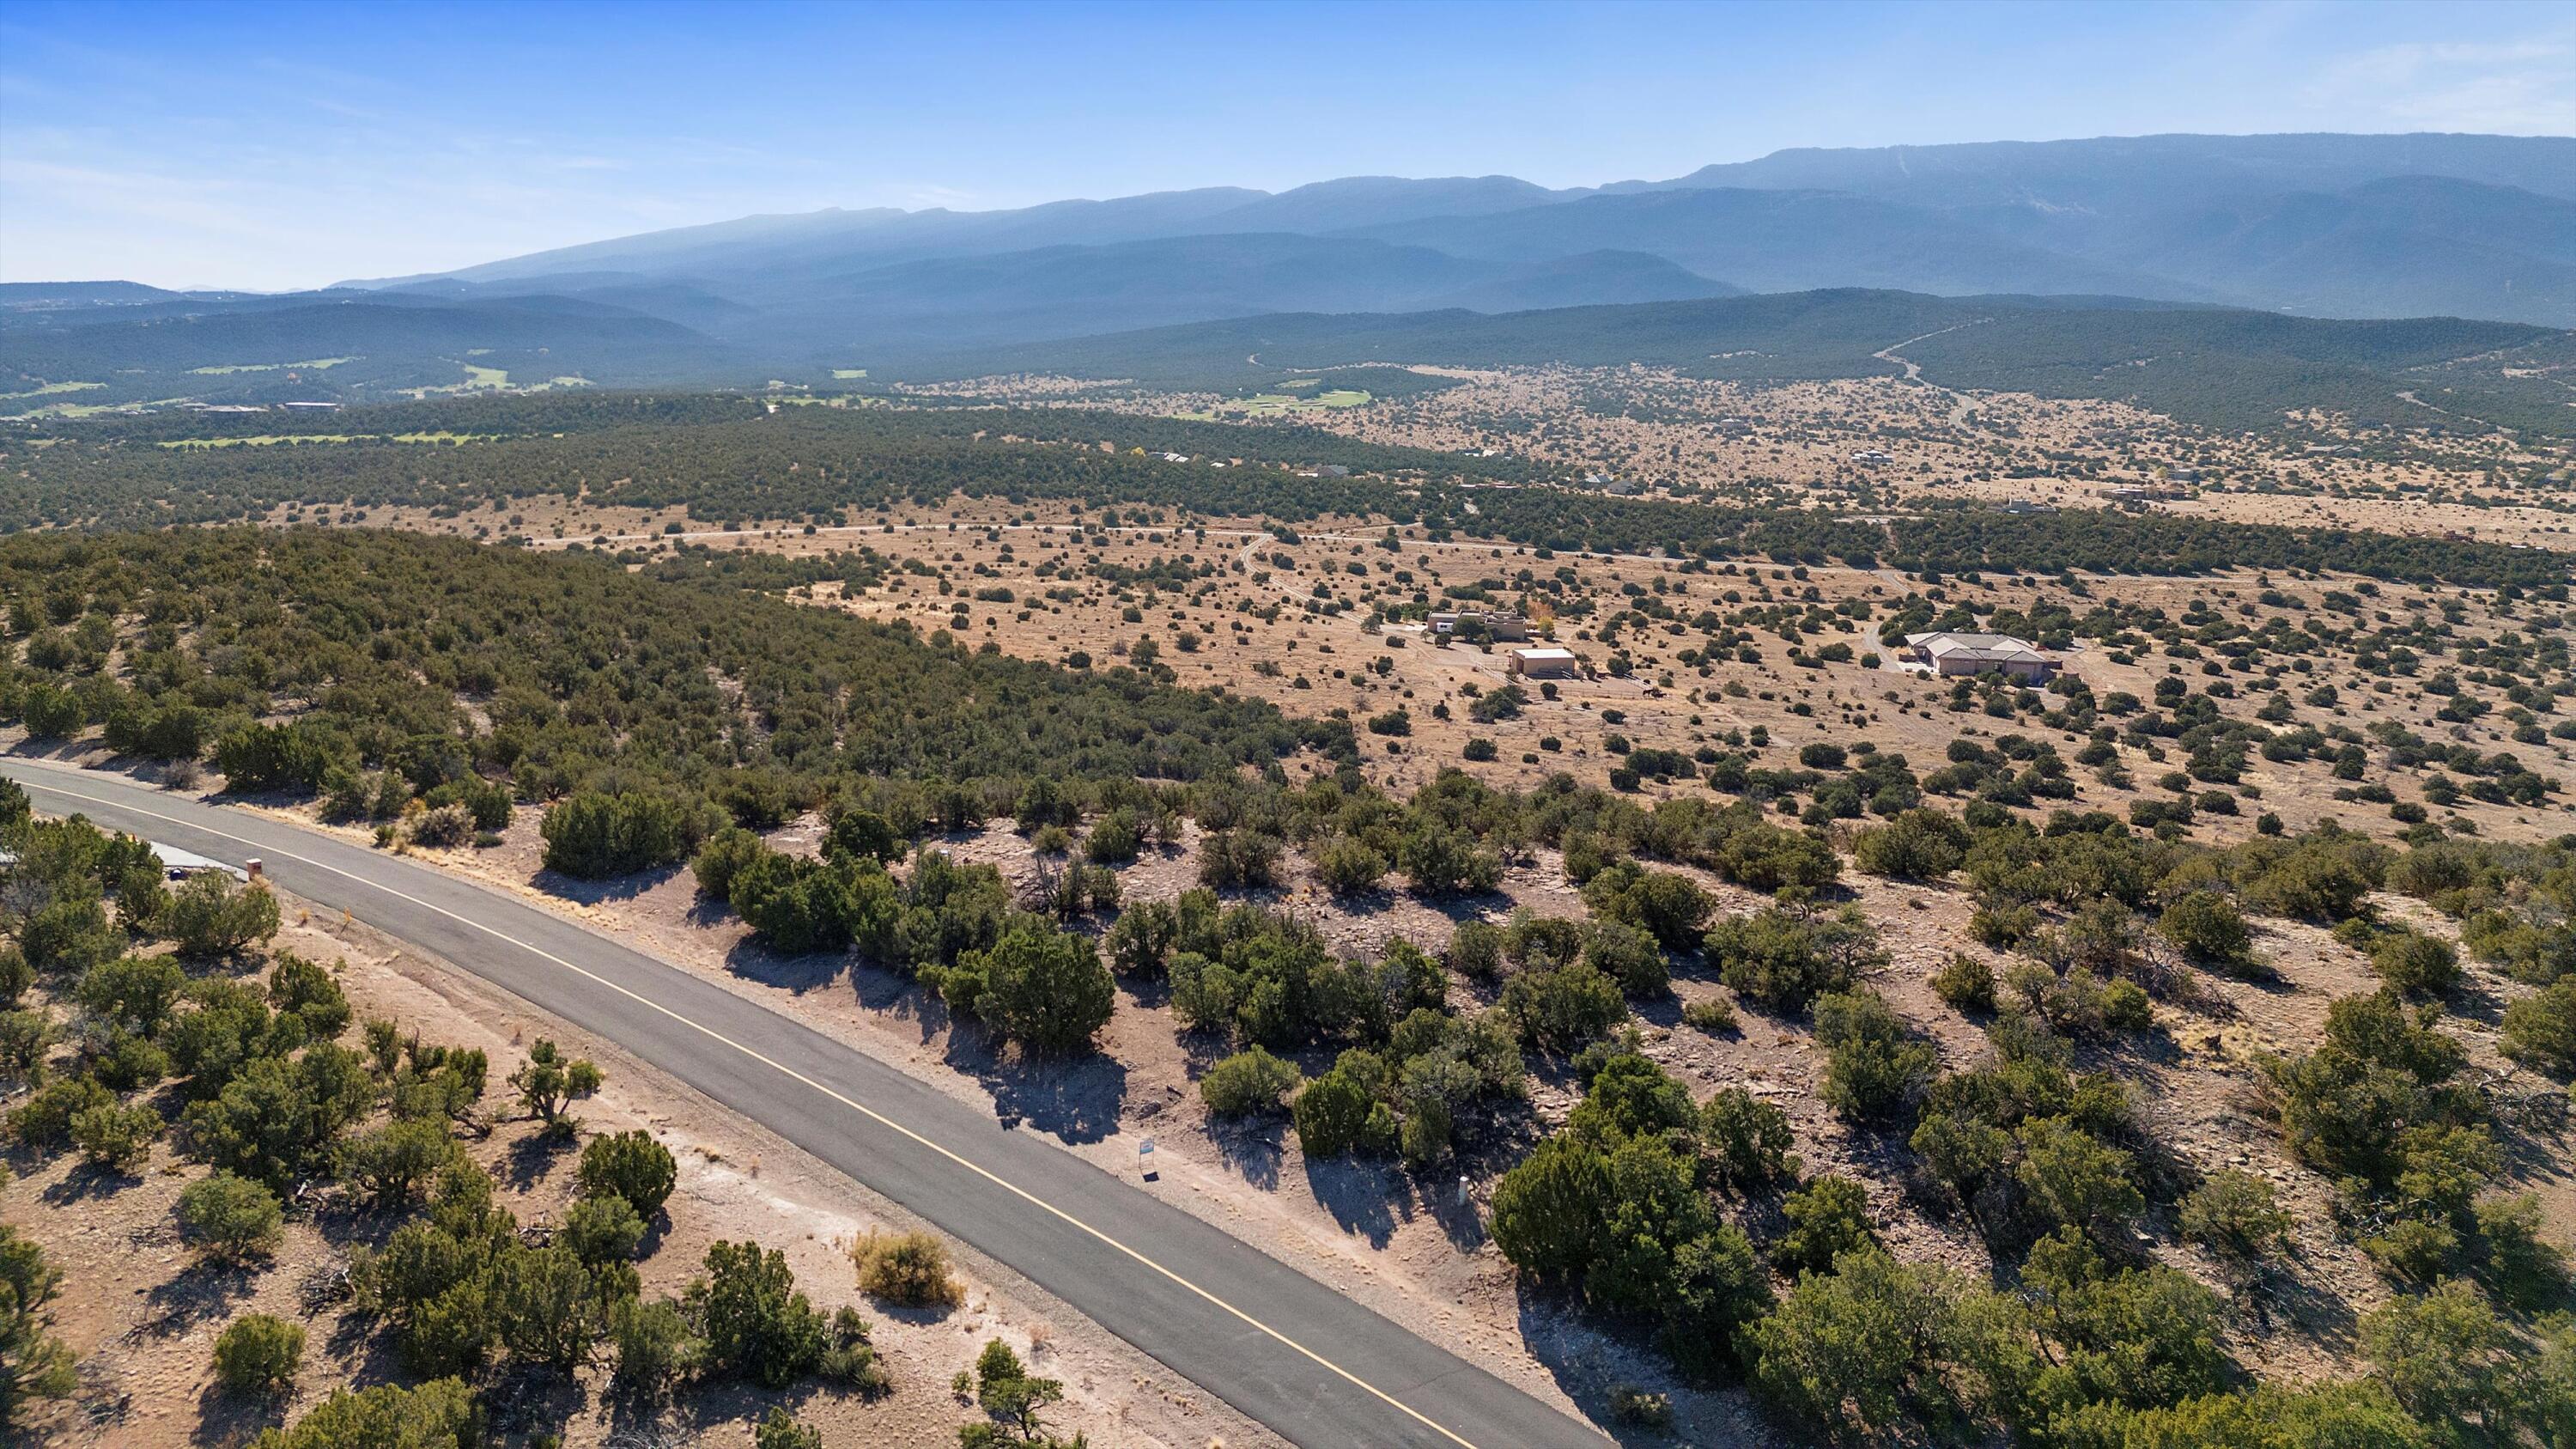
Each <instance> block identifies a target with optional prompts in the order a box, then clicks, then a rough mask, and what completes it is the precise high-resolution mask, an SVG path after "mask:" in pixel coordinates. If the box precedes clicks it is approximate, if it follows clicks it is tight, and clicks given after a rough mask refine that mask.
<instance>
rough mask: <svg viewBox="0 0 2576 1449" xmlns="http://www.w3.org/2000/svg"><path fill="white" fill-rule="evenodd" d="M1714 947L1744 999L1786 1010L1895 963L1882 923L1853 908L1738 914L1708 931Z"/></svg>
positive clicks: (1712, 954) (1724, 975)
mask: <svg viewBox="0 0 2576 1449" xmlns="http://www.w3.org/2000/svg"><path fill="white" fill-rule="evenodd" d="M1707 950H1708V958H1709V960H1710V961H1711V962H1713V963H1715V964H1716V966H1717V967H1718V973H1719V978H1720V979H1721V980H1723V981H1725V983H1726V984H1727V986H1728V987H1729V988H1730V989H1732V990H1733V991H1734V992H1735V994H1736V995H1737V996H1740V997H1750V998H1752V999H1753V1000H1755V1001H1758V1002H1760V1003H1762V1004H1763V1005H1764V1006H1767V1007H1769V1008H1771V1009H1772V1010H1774V1011H1785V1012H1803V1011H1805V1010H1806V1009H1807V1007H1808V1005H1809V1004H1810V1003H1812V1002H1813V1001H1814V1000H1815V999H1816V998H1817V997H1818V996H1821V995H1823V994H1825V993H1826V992H1829V991H1843V990H1846V989H1848V988H1849V987H1850V986H1851V984H1852V983H1853V982H1854V981H1856V980H1858V979H1859V977H1860V974H1861V973H1862V972H1863V971H1866V970H1869V969H1871V968H1873V967H1876V966H1880V965H1884V964H1885V963H1886V960H1887V957H1886V953H1884V952H1882V951H1881V950H1879V948H1878V931H1877V928H1876V927H1874V926H1872V925H1871V924H1870V922H1869V918H1868V917H1867V916H1865V915H1863V914H1861V911H1860V908H1859V907H1857V906H1849V905H1847V906H1844V907H1842V908H1841V909H1839V910H1836V911H1834V912H1831V913H1826V912H1821V911H1816V910H1813V909H1810V908H1809V907H1806V906H1804V905H1789V906H1781V905H1773V906H1766V907H1764V908H1763V909H1762V910H1761V911H1760V912H1758V913H1756V914H1754V915H1750V916H1734V917H1730V918H1728V919H1726V920H1723V921H1720V922H1718V923H1717V926H1716V928H1715V929H1714V930H1712V931H1710V932H1709V933H1708V940H1707Z"/></svg>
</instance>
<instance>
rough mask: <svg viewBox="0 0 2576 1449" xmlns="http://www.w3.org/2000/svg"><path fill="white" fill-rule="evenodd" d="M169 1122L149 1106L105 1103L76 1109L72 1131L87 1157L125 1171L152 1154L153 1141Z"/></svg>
mask: <svg viewBox="0 0 2576 1449" xmlns="http://www.w3.org/2000/svg"><path fill="white" fill-rule="evenodd" d="M166 1126H167V1124H166V1123H164V1122H163V1121H162V1120H161V1114H160V1113H158V1112H155V1111H153V1110H152V1109H151V1108H149V1107H142V1106H135V1107H118V1106H113V1105H110V1104H105V1103H102V1104H100V1105H97V1106H93V1107H84V1108H82V1109H81V1110H80V1111H78V1112H75V1113H73V1114H72V1120H71V1128H70V1131H71V1139H72V1145H73V1146H75V1147H78V1148H79V1149H80V1153H81V1157H82V1158H83V1159H84V1160H86V1161H88V1162H90V1163H92V1164H95V1165H96V1166H99V1167H105V1168H110V1169H113V1170H115V1171H118V1172H125V1171H128V1170H130V1169H132V1168H133V1167H135V1166H136V1165H137V1164H139V1163H141V1162H142V1161H143V1160H144V1159H145V1158H147V1157H149V1156H151V1155H152V1144H153V1143H155V1142H158V1141H159V1140H161V1133H162V1130H163V1129H164V1127H166Z"/></svg>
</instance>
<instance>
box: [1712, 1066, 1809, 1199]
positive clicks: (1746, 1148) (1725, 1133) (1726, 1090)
mask: <svg viewBox="0 0 2576 1449" xmlns="http://www.w3.org/2000/svg"><path fill="white" fill-rule="evenodd" d="M1700 1115H1701V1119H1702V1122H1703V1131H1704V1133H1705V1135H1706V1138H1707V1142H1708V1150H1709V1157H1710V1160H1711V1162H1712V1163H1713V1164H1714V1165H1715V1167H1716V1170H1717V1175H1718V1178H1719V1180H1721V1181H1723V1182H1725V1183H1726V1184H1727V1185H1728V1186H1730V1187H1733V1188H1734V1189H1735V1190H1736V1191H1738V1192H1750V1191H1752V1190H1754V1189H1757V1188H1762V1187H1767V1186H1769V1185H1770V1184H1772V1183H1775V1182H1785V1181H1787V1180H1789V1179H1791V1178H1794V1177H1796V1176H1797V1175H1798V1157H1797V1154H1796V1153H1793V1152H1791V1151H1790V1150H1789V1149H1790V1148H1791V1147H1793V1146H1795V1145H1796V1144H1797V1134H1796V1132H1795V1131H1793V1130H1792V1129H1791V1128H1790V1126H1789V1114H1788V1113H1787V1112H1785V1111H1782V1110H1781V1109H1780V1108H1779V1106H1778V1105H1777V1104H1774V1103H1771V1102H1766V1101H1764V1100H1762V1099H1761V1098H1759V1097H1756V1096H1754V1095H1753V1094H1752V1093H1751V1092H1748V1091H1746V1090H1745V1089H1744V1088H1742V1087H1720V1088H1719V1089H1718V1090H1717V1094H1716V1095H1715V1096H1713V1097H1710V1098H1709V1099H1708V1105H1707V1106H1705V1107H1703V1108H1702V1109H1701V1113H1700Z"/></svg>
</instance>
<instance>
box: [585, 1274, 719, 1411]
mask: <svg viewBox="0 0 2576 1449" xmlns="http://www.w3.org/2000/svg"><path fill="white" fill-rule="evenodd" d="M608 1341H609V1345H610V1347H611V1349H612V1350H613V1351H614V1359H613V1364H612V1369H611V1372H612V1373H614V1374H615V1376H616V1381H617V1387H618V1388H619V1389H620V1390H621V1391H623V1392H625V1393H629V1394H633V1395H635V1396H637V1397H638V1398H641V1399H644V1400H647V1401H650V1400H652V1399H655V1398H658V1397H659V1396H660V1395H661V1394H662V1393H663V1391H665V1390H666V1389H668V1388H669V1387H670V1385H671V1384H672V1383H673V1382H674V1381H675V1380H677V1379H678V1378H679V1377H680V1376H681V1375H683V1374H686V1373H689V1372H691V1371H693V1370H694V1369H695V1368H696V1367H697V1364H698V1360H699V1358H700V1356H701V1354H702V1353H703V1352H704V1350H705V1343H704V1341H703V1340H701V1339H699V1338H698V1337H697V1336H696V1335H695V1334H694V1333H692V1332H691V1331H690V1329H689V1321H688V1319H687V1318H686V1317H685V1316H683V1315H682V1313H681V1311H680V1306H679V1305H678V1304H676V1303H673V1302H670V1301H669V1300H667V1299H664V1300H658V1301H655V1302H651V1303H646V1302H643V1301H642V1300H640V1299H635V1298H621V1299H619V1300H618V1301H617V1302H616V1303H615V1304H613V1305H611V1306H610V1308H609V1311H608Z"/></svg>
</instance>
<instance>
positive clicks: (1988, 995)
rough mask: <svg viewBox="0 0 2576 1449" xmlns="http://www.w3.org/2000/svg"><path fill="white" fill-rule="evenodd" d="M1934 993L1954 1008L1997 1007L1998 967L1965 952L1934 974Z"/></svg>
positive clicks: (1952, 956)
mask: <svg viewBox="0 0 2576 1449" xmlns="http://www.w3.org/2000/svg"><path fill="white" fill-rule="evenodd" d="M1931 985H1932V994H1933V995H1935V996H1938V997H1940V998H1941V999H1942V1000H1943V1001H1945V1002H1947V1003H1949V1005H1950V1008H1951V1009H1952V1010H1954V1011H1968V1012H1977V1013H1981V1014H1982V1013H1985V1012H1990V1011H1992V1010H1994V1009H1995V969H1994V968H1993V967H1991V966H1989V965H1987V964H1986V963H1985V962H1984V961H1982V960H1980V959H1978V958H1977V957H1974V956H1971V955H1969V954H1968V953H1967V952H1965V951H1953V952H1951V953H1950V960H1949V963H1948V964H1947V965H1944V966H1943V967H1942V968H1941V969H1940V970H1938V971H1935V972H1933V973H1932V982H1931Z"/></svg>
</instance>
